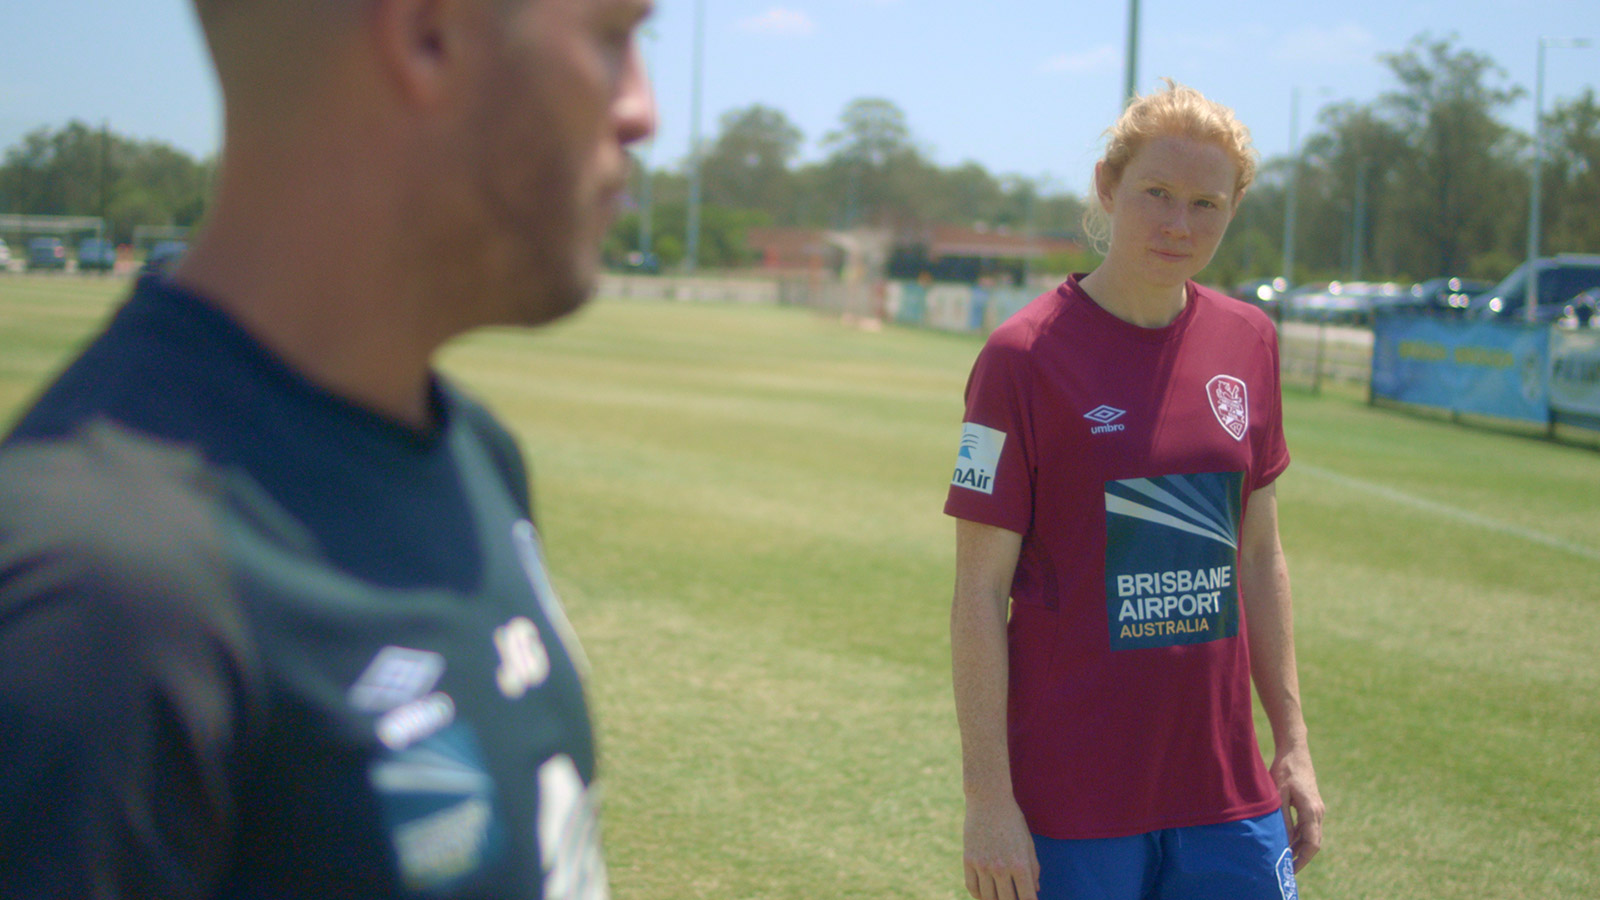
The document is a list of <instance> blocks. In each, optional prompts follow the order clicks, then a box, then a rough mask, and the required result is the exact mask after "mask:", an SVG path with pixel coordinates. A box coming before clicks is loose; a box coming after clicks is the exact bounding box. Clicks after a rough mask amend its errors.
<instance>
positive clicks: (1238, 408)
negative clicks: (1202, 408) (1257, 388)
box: [1206, 375, 1250, 441]
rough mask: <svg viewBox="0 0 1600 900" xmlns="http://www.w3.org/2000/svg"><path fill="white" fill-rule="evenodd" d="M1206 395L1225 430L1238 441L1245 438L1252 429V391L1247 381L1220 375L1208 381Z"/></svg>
mask: <svg viewBox="0 0 1600 900" xmlns="http://www.w3.org/2000/svg"><path fill="white" fill-rule="evenodd" d="M1206 396H1207V397H1208V398H1210V400H1211V411H1212V412H1214V413H1216V414H1217V422H1218V423H1219V424H1220V425H1222V428H1223V430H1224V431H1226V432H1228V434H1230V435H1232V436H1233V439H1234V440H1236V441H1242V440H1244V435H1245V432H1246V431H1248V430H1249V429H1250V393H1249V390H1248V389H1247V388H1246V387H1245V383H1244V382H1243V381H1240V380H1239V379H1237V378H1235V377H1233V376H1232V375H1218V376H1217V377H1215V378H1213V379H1211V380H1210V381H1208V382H1206Z"/></svg>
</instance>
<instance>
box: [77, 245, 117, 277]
mask: <svg viewBox="0 0 1600 900" xmlns="http://www.w3.org/2000/svg"><path fill="white" fill-rule="evenodd" d="M116 264H117V245H116V244H113V243H111V242H110V241H107V240H102V239H100V238H89V239H88V240H86V241H84V242H83V243H81V244H79V245H78V271H80V272H109V271H111V270H112V268H114V267H115V266H116Z"/></svg>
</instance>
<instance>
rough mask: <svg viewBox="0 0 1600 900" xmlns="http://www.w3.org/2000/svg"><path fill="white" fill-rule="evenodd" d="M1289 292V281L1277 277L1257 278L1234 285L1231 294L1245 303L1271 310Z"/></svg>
mask: <svg viewBox="0 0 1600 900" xmlns="http://www.w3.org/2000/svg"><path fill="white" fill-rule="evenodd" d="M1288 292H1289V282H1288V281H1285V280H1284V279H1283V278H1282V277H1281V276H1280V277H1278V278H1257V279H1254V280H1252V281H1246V282H1243V283H1241V284H1237V285H1234V288H1233V292H1232V296H1234V297H1236V298H1238V299H1240V300H1243V301H1244V302H1246V303H1250V304H1253V305H1255V306H1259V307H1261V308H1262V309H1267V310H1271V309H1272V308H1274V307H1276V306H1277V305H1278V301H1279V300H1282V299H1283V295H1284V294H1287V293H1288Z"/></svg>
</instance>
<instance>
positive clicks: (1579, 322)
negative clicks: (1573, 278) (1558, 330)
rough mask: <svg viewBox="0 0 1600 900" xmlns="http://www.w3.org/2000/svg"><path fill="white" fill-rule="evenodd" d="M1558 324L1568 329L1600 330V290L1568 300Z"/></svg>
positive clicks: (1557, 320)
mask: <svg viewBox="0 0 1600 900" xmlns="http://www.w3.org/2000/svg"><path fill="white" fill-rule="evenodd" d="M1556 324H1557V325H1561V326H1563V327H1566V328H1600V288H1594V289H1592V290H1587V291H1584V292H1583V293H1581V294H1579V295H1578V296H1576V297H1573V298H1572V299H1571V300H1568V301H1567V303H1566V305H1565V306H1564V307H1562V309H1561V316H1560V318H1558V319H1556Z"/></svg>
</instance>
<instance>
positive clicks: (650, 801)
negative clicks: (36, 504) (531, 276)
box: [0, 278, 1600, 900]
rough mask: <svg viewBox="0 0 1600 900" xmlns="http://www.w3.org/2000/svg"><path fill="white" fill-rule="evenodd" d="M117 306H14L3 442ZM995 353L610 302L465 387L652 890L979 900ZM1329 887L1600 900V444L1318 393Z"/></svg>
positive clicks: (808, 318)
mask: <svg viewBox="0 0 1600 900" xmlns="http://www.w3.org/2000/svg"><path fill="white" fill-rule="evenodd" d="M117 290H118V286H117V285H116V284H114V283H108V282H100V281H93V280H84V281H81V282H80V281H78V280H76V279H39V280H37V281H30V280H27V279H14V278H4V279H0V421H9V420H10V418H11V417H12V416H14V415H15V411H16V408H17V406H18V405H20V404H21V403H23V402H25V398H26V397H27V396H29V395H31V393H32V392H33V391H34V390H35V389H36V386H37V384H38V383H39V382H40V381H41V380H42V379H43V378H45V377H46V376H47V373H48V372H49V371H51V370H52V369H53V368H54V367H55V366H57V365H59V364H60V363H61V362H62V361H63V360H64V359H65V358H66V356H68V355H69V354H70V353H71V350H72V348H73V347H75V346H76V345H77V344H78V343H79V342H80V341H81V340H83V338H84V337H85V335H86V334H87V333H88V332H90V331H92V330H93V328H94V326H95V323H97V322H98V321H100V320H101V319H102V318H103V316H104V314H105V310H106V309H107V306H108V304H109V303H110V301H111V299H112V297H114V296H115V294H116V292H117ZM978 347H979V341H978V339H976V338H973V337H955V336H948V335H939V334H930V333H921V332H909V331H902V330H896V329H890V330H887V331H884V332H882V333H868V332H863V331H859V330H855V329H852V328H847V327H844V326H842V325H840V324H839V323H837V322H834V321H830V320H826V319H822V318H818V317H816V316H813V315H811V314H809V313H806V312H803V311H797V310H787V309H765V308H733V307H717V306H710V307H708V306H685V305H670V304H663V305H649V304H640V303H625V302H620V301H602V302H599V303H596V304H594V305H593V306H592V307H590V308H589V309H588V310H587V311H585V312H584V313H582V314H580V315H579V316H577V317H576V318H575V319H574V320H572V321H570V322H568V323H564V324H560V325H557V326H554V327H552V328H549V329H545V330H543V331H540V332H534V333H523V332H513V331H489V332H481V333H479V334H476V335H473V336H471V337H469V338H467V339H464V340H462V341H460V342H457V343H456V344H454V345H452V346H451V347H450V348H448V349H447V351H446V352H445V353H444V354H443V356H442V364H443V366H444V367H445V368H446V369H447V370H448V371H449V372H451V373H452V374H453V375H454V376H456V377H457V378H458V379H460V380H461V381H463V382H465V383H466V384H468V385H469V386H471V387H472V388H474V389H475V390H476V391H478V392H479V393H480V394H482V395H484V396H485V397H486V399H487V400H488V402H489V403H490V404H491V405H492V406H493V407H494V408H495V409H496V410H497V411H498V412H499V413H500V414H501V416H502V417H503V418H504V419H505V421H506V422H507V423H508V424H509V425H510V426H511V427H512V428H513V429H514V430H515V431H516V432H517V434H518V436H519V437H520V438H521V440H522V442H523V448H524V450H525V452H526V453H527V455H528V457H529V460H530V462H531V464H532V466H533V468H534V471H535V475H536V478H537V491H538V501H537V504H538V508H539V512H540V518H541V526H542V528H543V530H544V532H545V535H546V541H547V543H548V545H549V554H550V557H551V562H552V566H553V568H554V569H555V571H556V573H557V582H558V584H559V586H560V587H561V588H562V590H563V591H564V594H565V598H566V601H567V605H568V607H569V608H570V610H571V612H572V615H573V618H574V620H575V621H576V623H577V625H578V628H579V631H580V632H581V633H582V634H583V636H584V640H585V642H586V644H587V647H588V651H589V655H590V656H591V658H592V659H593V662H594V666H595V673H594V678H593V681H592V690H593V692H594V699H595V705H596V710H597V718H598V723H599V728H600V731H601V739H602V752H603V757H604V763H603V764H604V767H605V768H604V771H605V781H606V790H607V801H606V806H607V810H606V830H607V845H608V856H609V862H610V865H611V868H612V881H613V888H614V890H615V892H616V894H617V896H619V897H630V898H644V900H677V898H701V897H704V898H713V897H715V898H726V897H732V898H810V897H818V896H829V897H861V898H878V897H907V898H910V897H918V898H920V897H939V898H946V897H958V896H962V895H963V894H964V891H963V890H962V888H961V884H960V869H959V853H960V847H959V844H960V825H961V819H960V816H961V808H960V786H959V754H958V747H957V740H956V733H955V722H954V715H953V712H952V708H951V701H950V690H949V675H948V646H949V645H948V637H947V633H946V628H947V624H946V623H947V611H948V598H949V590H950V577H951V570H952V564H951V550H952V543H953V527H952V525H951V524H950V523H949V521H948V520H946V519H945V518H944V517H943V516H942V515H941V514H940V512H939V509H940V506H941V504H942V502H943V496H944V485H945V483H946V482H947V480H948V478H949V469H950V466H951V463H952V460H953V459H954V451H955V440H956V438H957V436H958V431H959V420H960V416H961V402H960V397H961V391H962V386H963V384H964V382H965V378H966V374H967V369H968V367H969V365H970V363H971V360H972V358H973V356H974V355H975V354H976V352H977V350H978ZM1285 408H1286V417H1287V423H1288V425H1287V428H1288V433H1289V441H1290V446H1291V449H1292V451H1293V453H1294V456H1295V464H1294V465H1293V466H1291V468H1290V470H1289V472H1288V473H1286V474H1285V475H1284V477H1283V479H1282V480H1281V482H1280V488H1279V494H1280V507H1281V511H1282V517H1283V522H1282V528H1283V534H1284V542H1285V545H1286V547H1287V549H1288V553H1289V556H1290V564H1291V567H1292V571H1293V576H1294V583H1295V589H1296V597H1297V603H1296V615H1297V625H1298V633H1299V640H1298V644H1299V656H1300V666H1301V680H1302V684H1303V692H1304V695H1305V703H1306V710H1307V717H1308V721H1309V723H1310V726H1311V729H1312V734H1313V741H1314V750H1315V758H1316V762H1317V766H1318V770H1319V774H1320V777H1321V782H1322V789H1323V793H1324V795H1325V798H1326V800H1327V801H1328V804H1329V807H1330V818H1329V820H1328V837H1327V848H1326V850H1325V851H1324V854H1323V855H1322V856H1321V857H1320V858H1319V859H1318V860H1317V861H1316V862H1315V863H1314V864H1313V865H1312V866H1311V868H1310V869H1308V870H1307V871H1306V872H1305V873H1304V874H1303V878H1302V890H1303V893H1304V894H1305V895H1306V896H1308V897H1329V898H1335V897H1336V898H1373V900H1379V898H1382V900H1391V898H1402V897H1421V896H1427V897H1435V898H1461V900H1468V898H1470V900H1482V898H1524V897H1526V898H1534V897H1538V898H1574V900H1577V898H1584V900H1591V898H1593V897H1595V896H1600V824H1597V818H1596V817H1595V816H1594V814H1593V804H1594V801H1595V799H1596V794H1597V780H1600V776H1596V774H1595V772H1596V770H1597V768H1600V699H1597V698H1600V653H1597V652H1596V651H1595V649H1594V648H1595V647H1596V644H1597V641H1600V513H1597V511H1596V507H1597V501H1600V454H1597V453H1595V452H1594V451H1593V450H1590V449H1586V448H1580V447H1571V446H1564V445H1559V444H1551V443H1546V442H1542V441H1537V440H1530V439H1527V438H1524V437H1517V436H1512V435H1506V434H1499V433H1494V432H1489V431H1478V430H1471V429H1464V428H1460V427H1457V426H1452V425H1450V424H1449V423H1446V422H1438V421H1432V420H1427V419H1419V418H1415V417H1411V416H1406V415H1403V414H1399V413H1394V412H1388V411H1382V410H1373V409H1370V408H1368V407H1366V406H1364V405H1362V404H1361V403H1359V402H1356V401H1355V400H1352V399H1350V398H1347V397H1342V396H1338V395H1336V394H1325V395H1323V396H1321V397H1311V396H1308V395H1303V394H1297V393H1290V394H1289V395H1288V396H1287V397H1286V399H1285Z"/></svg>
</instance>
